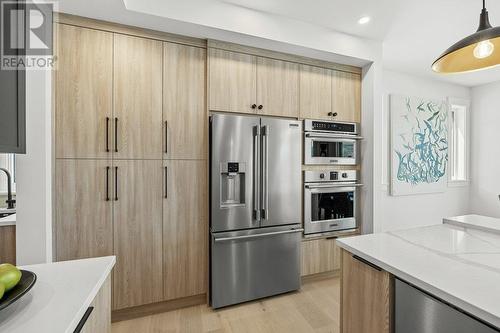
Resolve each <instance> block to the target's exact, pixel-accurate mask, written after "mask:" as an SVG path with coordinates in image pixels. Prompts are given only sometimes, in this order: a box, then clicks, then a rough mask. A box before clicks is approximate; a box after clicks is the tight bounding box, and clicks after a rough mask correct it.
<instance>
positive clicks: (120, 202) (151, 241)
mask: <svg viewBox="0 0 500 333" xmlns="http://www.w3.org/2000/svg"><path fill="white" fill-rule="evenodd" d="M113 176H114V177H115V179H116V186H115V188H114V193H113V200H114V201H113V205H114V206H113V209H114V218H113V221H114V223H113V224H114V248H115V254H116V266H115V270H114V285H113V291H114V309H122V308H126V307H131V306H136V305H142V304H146V303H153V302H158V301H161V300H162V299H163V273H162V194H163V191H162V189H163V187H162V179H163V177H162V162H161V161H154V160H128V161H113Z"/></svg>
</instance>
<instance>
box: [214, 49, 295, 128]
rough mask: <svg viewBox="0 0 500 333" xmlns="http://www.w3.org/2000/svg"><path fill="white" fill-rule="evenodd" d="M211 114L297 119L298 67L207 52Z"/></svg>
mask: <svg viewBox="0 0 500 333" xmlns="http://www.w3.org/2000/svg"><path fill="white" fill-rule="evenodd" d="M208 54H209V73H208V75H209V108H210V110H211V111H225V112H239V113H257V114H262V115H270V116H282V117H293V118H297V117H298V116H299V65H298V64H296V63H293V62H288V61H282V60H276V59H271V58H266V57H257V56H254V55H249V54H244V53H238V52H232V51H226V50H219V49H212V48H211V49H209V51H208Z"/></svg>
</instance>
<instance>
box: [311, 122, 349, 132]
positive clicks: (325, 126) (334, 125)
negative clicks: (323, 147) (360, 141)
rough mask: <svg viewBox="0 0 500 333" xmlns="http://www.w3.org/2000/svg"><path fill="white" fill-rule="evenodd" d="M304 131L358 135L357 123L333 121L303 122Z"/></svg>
mask: <svg viewBox="0 0 500 333" xmlns="http://www.w3.org/2000/svg"><path fill="white" fill-rule="evenodd" d="M304 130H305V131H318V132H331V133H341V134H358V124H357V123H341V122H334V121H318V120H305V121H304Z"/></svg>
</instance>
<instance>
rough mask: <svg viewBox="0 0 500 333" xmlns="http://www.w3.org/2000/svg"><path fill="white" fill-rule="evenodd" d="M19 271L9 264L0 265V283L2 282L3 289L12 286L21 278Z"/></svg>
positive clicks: (7, 289)
mask: <svg viewBox="0 0 500 333" xmlns="http://www.w3.org/2000/svg"><path fill="white" fill-rule="evenodd" d="M21 275H22V274H21V271H20V270H19V269H17V267H16V266H14V265H11V264H1V265H0V284H3V285H4V287H5V291H9V290H11V289H12V288H14V287H15V286H16V285H17V284H18V283H19V280H21Z"/></svg>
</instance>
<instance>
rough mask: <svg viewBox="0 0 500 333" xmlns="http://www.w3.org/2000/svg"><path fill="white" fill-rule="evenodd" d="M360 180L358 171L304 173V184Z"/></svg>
mask: <svg viewBox="0 0 500 333" xmlns="http://www.w3.org/2000/svg"><path fill="white" fill-rule="evenodd" d="M357 180H358V171H357V170H325V171H304V182H306V183H314V182H316V183H317V182H355V181H357Z"/></svg>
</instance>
